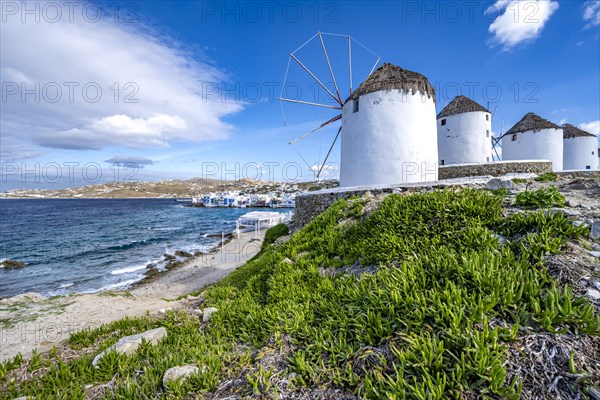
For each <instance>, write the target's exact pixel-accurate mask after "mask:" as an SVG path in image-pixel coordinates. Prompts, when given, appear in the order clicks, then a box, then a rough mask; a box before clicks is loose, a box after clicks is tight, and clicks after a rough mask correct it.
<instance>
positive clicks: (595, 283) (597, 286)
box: [593, 281, 600, 290]
mask: <svg viewBox="0 0 600 400" xmlns="http://www.w3.org/2000/svg"><path fill="white" fill-rule="evenodd" d="M593 285H594V287H595V288H596V289H598V290H600V282H599V281H596V282H594V283H593Z"/></svg>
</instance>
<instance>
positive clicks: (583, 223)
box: [573, 221, 589, 227]
mask: <svg viewBox="0 0 600 400" xmlns="http://www.w3.org/2000/svg"><path fill="white" fill-rule="evenodd" d="M573 225H575V226H577V227H579V226H581V225H584V226H589V225H588V224H586V223H585V222H584V221H573Z"/></svg>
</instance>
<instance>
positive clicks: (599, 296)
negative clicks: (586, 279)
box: [586, 289, 600, 300]
mask: <svg viewBox="0 0 600 400" xmlns="http://www.w3.org/2000/svg"><path fill="white" fill-rule="evenodd" d="M586 295H587V296H588V297H589V298H591V299H593V300H600V291H598V290H596V289H588V290H587V292H586Z"/></svg>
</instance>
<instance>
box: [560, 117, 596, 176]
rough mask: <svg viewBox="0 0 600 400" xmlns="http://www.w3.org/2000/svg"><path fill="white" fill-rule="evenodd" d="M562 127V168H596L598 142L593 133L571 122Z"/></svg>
mask: <svg viewBox="0 0 600 400" xmlns="http://www.w3.org/2000/svg"><path fill="white" fill-rule="evenodd" d="M562 128H563V138H564V141H563V155H564V157H563V169H565V170H579V169H583V170H585V169H591V170H597V169H598V143H597V138H596V136H595V135H592V134H591V133H589V132H586V131H584V130H582V129H579V128H577V127H575V126H573V125H571V124H564V125H563V126H562Z"/></svg>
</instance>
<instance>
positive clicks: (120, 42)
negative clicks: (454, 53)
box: [0, 3, 243, 155]
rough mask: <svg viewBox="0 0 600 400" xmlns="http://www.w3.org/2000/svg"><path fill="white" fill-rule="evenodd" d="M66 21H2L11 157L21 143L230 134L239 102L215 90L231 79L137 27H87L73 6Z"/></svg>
mask: <svg viewBox="0 0 600 400" xmlns="http://www.w3.org/2000/svg"><path fill="white" fill-rule="evenodd" d="M57 4H58V3H57ZM63 15H64V18H61V19H60V20H59V21H58V22H55V23H50V22H46V21H44V19H43V18H42V20H41V21H40V22H38V23H36V22H35V20H34V19H33V18H28V19H27V20H26V22H25V23H22V22H21V15H6V16H4V17H3V18H5V19H6V21H3V22H2V35H1V37H0V45H1V47H2V60H1V63H0V64H1V65H0V73H1V78H2V79H1V80H2V93H3V98H2V99H1V100H2V108H3V112H2V116H1V117H0V122H1V123H2V132H1V133H2V135H1V136H2V139H1V140H2V146H3V147H4V144H5V142H6V143H8V140H9V139H10V143H12V145H11V146H12V147H13V149H14V150H15V151H18V148H19V146H17V144H18V143H27V144H28V145H29V146H31V144H32V143H35V144H37V145H38V146H40V147H53V148H66V149H102V148H105V147H107V146H121V147H129V148H148V147H169V146H170V145H171V143H172V142H173V141H190V142H200V141H210V140H221V139H226V138H227V137H228V136H229V135H230V133H231V131H232V129H233V127H232V126H231V125H230V124H228V123H227V122H225V121H224V119H225V118H226V117H227V116H229V115H231V114H234V113H236V112H239V111H241V110H242V108H243V104H242V103H240V102H235V101H229V100H228V101H222V99H221V97H220V96H219V95H218V94H214V93H213V92H214V88H215V87H217V85H220V84H221V83H222V82H226V81H228V80H230V79H231V77H230V76H228V75H227V74H226V73H224V72H222V71H220V70H219V69H217V68H216V67H215V66H214V65H212V64H211V63H210V62H209V61H206V60H202V57H201V55H195V54H193V52H192V51H191V50H190V49H188V48H184V47H183V46H182V45H181V44H180V43H177V42H175V41H173V40H170V39H169V38H166V37H163V36H161V35H159V34H158V33H156V32H151V31H150V30H149V29H148V28H147V27H144V26H143V25H142V24H141V23H137V24H135V23H134V24H122V23H117V22H115V21H114V20H113V19H112V18H103V19H101V20H100V21H98V22H95V23H91V22H88V21H85V20H84V19H83V18H77V16H80V13H78V12H77V10H76V12H75V13H74V15H75V19H74V21H72V22H70V21H69V18H68V17H67V16H68V14H66V12H64V13H63ZM132 25H133V27H132ZM86 85H87V86H86ZM207 87H209V88H210V89H211V91H210V92H209V93H208V94H203V92H204V93H207V91H206V90H204V89H206V88H207ZM23 89H26V90H29V91H31V92H24V91H23ZM84 89H85V90H84ZM98 89H99V91H98ZM13 92H15V93H14V94H13ZM40 147H37V148H38V150H41V149H40ZM3 151H4V149H3ZM28 154H33V153H32V152H31V151H29V152H28ZM24 155H25V153H24Z"/></svg>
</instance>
